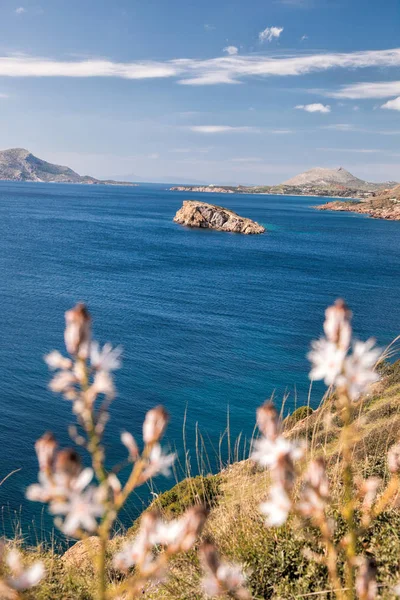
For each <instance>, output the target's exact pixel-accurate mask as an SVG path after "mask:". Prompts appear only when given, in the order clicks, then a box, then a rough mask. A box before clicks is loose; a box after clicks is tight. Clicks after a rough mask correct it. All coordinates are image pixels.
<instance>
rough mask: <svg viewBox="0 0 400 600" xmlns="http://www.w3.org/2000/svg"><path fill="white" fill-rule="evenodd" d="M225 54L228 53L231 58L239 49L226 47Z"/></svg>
mask: <svg viewBox="0 0 400 600" xmlns="http://www.w3.org/2000/svg"><path fill="white" fill-rule="evenodd" d="M224 52H226V53H227V54H229V55H230V56H234V55H235V54H237V53H238V52H239V48H237V47H236V46H226V47H225V48H224Z"/></svg>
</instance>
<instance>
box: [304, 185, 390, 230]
mask: <svg viewBox="0 0 400 600" xmlns="http://www.w3.org/2000/svg"><path fill="white" fill-rule="evenodd" d="M314 208H316V209H317V210H332V211H337V212H355V213H359V214H363V215H367V216H370V217H372V218H374V219H386V220H388V221H400V185H398V186H396V187H395V188H393V189H390V190H385V191H384V192H383V193H382V194H381V195H379V196H376V197H375V198H371V199H369V200H366V201H364V202H357V201H344V202H343V201H341V200H336V201H334V202H327V203H326V204H321V205H319V206H315V207H314Z"/></svg>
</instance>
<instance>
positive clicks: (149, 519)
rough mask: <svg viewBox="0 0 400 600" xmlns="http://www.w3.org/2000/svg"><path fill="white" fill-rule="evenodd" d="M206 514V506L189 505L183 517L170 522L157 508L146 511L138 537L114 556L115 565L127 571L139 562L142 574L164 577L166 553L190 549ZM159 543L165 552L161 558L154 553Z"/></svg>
mask: <svg viewBox="0 0 400 600" xmlns="http://www.w3.org/2000/svg"><path fill="white" fill-rule="evenodd" d="M206 516H207V512H206V510H205V509H204V507H203V506H195V507H192V508H189V509H188V510H187V511H186V512H185V513H184V514H183V516H182V517H180V518H178V519H174V520H172V521H169V522H167V521H164V520H163V519H162V518H161V516H160V514H159V513H158V511H156V510H152V511H149V512H145V513H144V514H143V516H142V518H141V522H140V529H139V532H138V534H137V536H136V537H135V539H134V540H133V541H129V542H127V543H126V544H125V545H124V547H123V549H122V550H121V551H120V552H118V553H117V554H116V555H115V557H114V566H115V567H116V568H117V569H120V570H122V571H128V570H129V569H130V568H131V567H133V566H134V565H136V567H138V568H139V570H140V573H141V575H142V576H146V577H147V578H149V577H154V576H157V577H158V578H161V577H162V576H163V574H164V566H165V564H164V562H165V556H172V555H173V554H178V553H179V552H187V551H188V550H190V548H192V546H193V545H194V543H195V541H196V539H197V536H198V535H199V533H200V532H201V530H202V529H203V526H204V523H205V520H206ZM159 546H162V547H163V548H164V551H165V552H164V554H163V555H162V560H160V559H159V557H158V556H157V555H156V554H155V553H154V550H155V548H157V547H159Z"/></svg>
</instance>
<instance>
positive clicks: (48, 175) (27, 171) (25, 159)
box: [0, 148, 134, 185]
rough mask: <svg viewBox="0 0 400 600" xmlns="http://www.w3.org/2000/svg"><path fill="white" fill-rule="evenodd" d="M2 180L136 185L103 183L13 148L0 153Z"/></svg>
mask: <svg viewBox="0 0 400 600" xmlns="http://www.w3.org/2000/svg"><path fill="white" fill-rule="evenodd" d="M0 180H3V181H4V180H5V181H36V182H44V183H84V184H91V185H95V184H105V185H134V184H129V183H121V182H118V181H112V180H106V181H102V180H100V179H96V178H95V177H90V176H88V175H84V176H81V175H79V174H78V173H76V172H75V171H73V170H72V169H70V168H69V167H64V166H61V165H54V164H52V163H49V162H47V161H45V160H42V159H40V158H37V157H36V156H34V155H33V154H32V153H31V152H29V150H25V149H24V148H11V149H9V150H2V151H0Z"/></svg>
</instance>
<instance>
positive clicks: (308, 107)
mask: <svg viewBox="0 0 400 600" xmlns="http://www.w3.org/2000/svg"><path fill="white" fill-rule="evenodd" d="M295 108H297V109H298V110H305V111H306V112H309V113H330V112H331V107H330V106H329V104H321V103H319V102H316V103H315V104H298V105H297V106H295Z"/></svg>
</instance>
